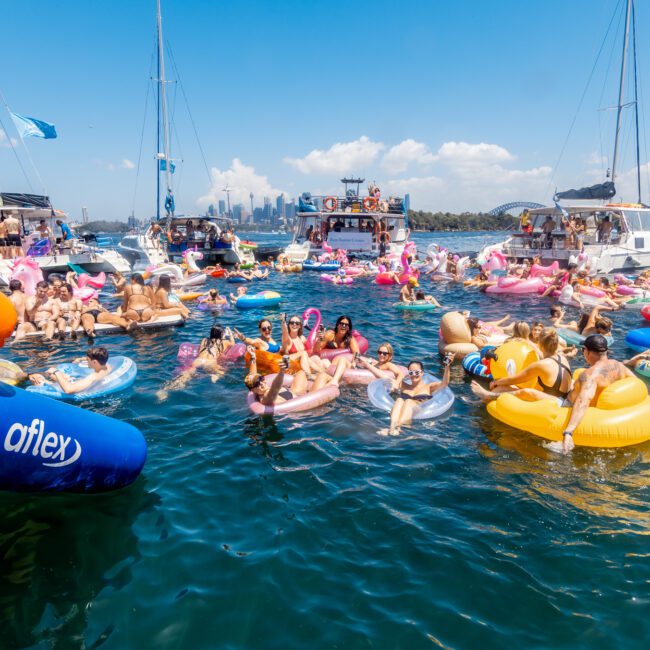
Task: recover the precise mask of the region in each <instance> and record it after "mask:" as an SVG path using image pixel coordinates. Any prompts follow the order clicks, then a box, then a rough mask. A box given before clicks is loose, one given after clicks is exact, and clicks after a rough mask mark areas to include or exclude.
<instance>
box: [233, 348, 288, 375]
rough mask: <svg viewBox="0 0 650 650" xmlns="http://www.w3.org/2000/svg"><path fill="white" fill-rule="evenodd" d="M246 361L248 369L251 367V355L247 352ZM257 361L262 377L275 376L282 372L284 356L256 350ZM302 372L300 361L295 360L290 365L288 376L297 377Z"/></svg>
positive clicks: (258, 370)
mask: <svg viewBox="0 0 650 650" xmlns="http://www.w3.org/2000/svg"><path fill="white" fill-rule="evenodd" d="M244 359H245V360H246V367H247V368H248V367H250V365H251V355H250V354H249V353H248V352H247V353H246V355H245V357H244ZM255 360H256V361H257V372H259V373H260V375H273V374H276V373H278V372H280V361H281V360H282V355H281V354H278V353H274V352H267V351H266V350H255ZM299 370H300V360H299V359H294V360H293V361H292V362H291V363H290V364H289V370H287V374H288V375H295V374H296V373H297V372H298V371H299Z"/></svg>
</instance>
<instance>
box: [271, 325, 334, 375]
mask: <svg viewBox="0 0 650 650" xmlns="http://www.w3.org/2000/svg"><path fill="white" fill-rule="evenodd" d="M281 322H282V352H283V354H287V355H289V359H290V360H291V361H293V360H294V359H299V360H300V367H301V368H302V370H303V371H304V372H305V373H306V374H307V375H309V374H310V373H313V372H323V371H325V370H327V368H328V367H329V365H330V364H329V361H327V360H326V359H321V358H320V357H319V356H318V354H316V346H314V354H311V355H310V354H309V352H307V347H306V344H307V339H306V337H305V335H304V334H303V324H302V319H301V318H300V316H296V315H295V314H294V315H293V316H290V317H289V318H287V315H286V314H282V317H281Z"/></svg>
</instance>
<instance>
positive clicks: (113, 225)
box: [79, 221, 129, 233]
mask: <svg viewBox="0 0 650 650" xmlns="http://www.w3.org/2000/svg"><path fill="white" fill-rule="evenodd" d="M128 230H129V228H128V226H127V225H126V222H124V221H89V222H88V223H86V224H84V225H83V226H80V227H79V232H82V233H84V232H92V233H98V232H108V233H123V232H128Z"/></svg>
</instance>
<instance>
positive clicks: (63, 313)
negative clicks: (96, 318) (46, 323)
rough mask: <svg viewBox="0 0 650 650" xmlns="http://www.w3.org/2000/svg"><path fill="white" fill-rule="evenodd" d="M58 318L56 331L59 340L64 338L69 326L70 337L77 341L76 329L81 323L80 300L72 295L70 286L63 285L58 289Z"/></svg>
mask: <svg viewBox="0 0 650 650" xmlns="http://www.w3.org/2000/svg"><path fill="white" fill-rule="evenodd" d="M57 300H58V301H59V311H60V314H59V318H58V319H57V321H56V329H57V332H58V335H59V339H60V340H61V341H63V339H64V338H65V330H66V327H67V326H68V325H69V326H70V337H71V338H72V339H73V340H75V341H76V340H77V328H78V327H79V324H80V323H81V307H82V305H81V300H79V298H75V297H74V295H73V290H72V285H71V284H68V283H65V284H63V285H61V288H60V289H59V297H58V299H57Z"/></svg>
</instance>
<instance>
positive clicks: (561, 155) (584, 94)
mask: <svg viewBox="0 0 650 650" xmlns="http://www.w3.org/2000/svg"><path fill="white" fill-rule="evenodd" d="M621 2H622V0H619V2H618V4H617V6H616V9H615V10H614V13H613V14H612V17H611V19H610V21H609V25H608V26H607V31H606V32H605V36H604V38H603V40H602V43H601V44H600V47H599V48H598V54H597V55H596V60H595V61H594V65H593V67H592V68H591V72H590V73H589V77H588V79H587V83H586V84H585V88H584V90H583V91H582V96H581V97H580V101H579V102H578V108H577V109H576V112H575V114H574V116H573V120H572V121H571V126H570V127H569V132H568V133H567V136H566V138H565V140H564V144H563V145H562V149H561V150H560V155H559V156H558V159H557V162H556V163H555V166H554V167H553V173H552V174H551V177H550V178H549V180H548V185H547V187H546V194H548V193H549V191H550V187H551V185H552V184H553V179H554V178H555V174H556V173H557V169H558V167H559V165H560V161H561V160H562V157H563V156H564V151H565V149H566V146H567V144H568V142H569V138H570V137H571V132H572V131H573V127H574V126H575V123H576V120H577V119H578V113H579V112H580V109H581V107H582V102H583V101H584V99H585V96H586V94H587V90H588V89H589V86H590V84H591V80H592V78H593V76H594V72H595V71H596V66H597V64H598V61H599V59H600V55H601V54H602V52H603V49H604V47H605V42H606V41H607V37H608V35H609V31H610V29H611V28H612V23H613V22H614V18H615V17H616V13H617V11H618V7H619V6H620V5H621Z"/></svg>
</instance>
